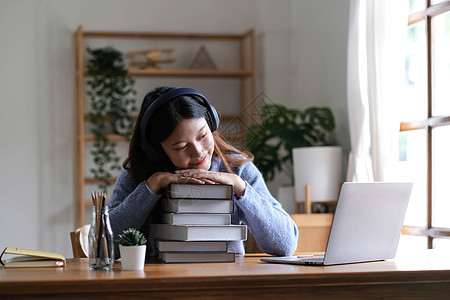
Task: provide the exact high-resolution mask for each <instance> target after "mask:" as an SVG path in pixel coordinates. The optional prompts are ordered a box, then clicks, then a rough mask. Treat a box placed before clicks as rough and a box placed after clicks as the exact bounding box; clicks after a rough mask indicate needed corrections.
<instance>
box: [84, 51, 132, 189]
mask: <svg viewBox="0 0 450 300" xmlns="http://www.w3.org/2000/svg"><path fill="white" fill-rule="evenodd" d="M87 52H88V54H90V58H89V60H88V63H87V69H88V74H89V77H88V80H87V81H86V84H87V86H88V89H87V92H86V93H87V95H88V97H89V98H90V109H89V122H90V125H91V129H90V131H91V133H92V134H93V135H94V137H95V139H94V145H93V146H94V148H93V149H92V150H91V152H90V153H91V154H92V156H93V162H94V164H95V166H96V167H95V168H91V169H90V171H91V173H92V174H93V176H94V178H96V179H99V180H101V183H100V184H99V188H100V189H102V190H106V189H107V187H108V186H109V185H110V182H108V178H110V177H112V172H113V171H114V170H120V169H121V166H120V157H119V156H118V155H117V152H116V146H117V144H116V143H115V142H113V141H111V140H110V139H108V138H107V137H106V135H108V134H115V135H121V136H124V137H126V138H128V137H129V136H130V135H131V133H132V130H133V120H132V117H131V115H132V114H133V113H136V112H137V107H136V98H135V96H136V91H135V89H134V80H133V79H132V78H131V77H129V76H127V73H128V72H127V69H126V68H125V64H124V61H123V56H122V53H121V52H119V51H117V50H115V49H114V48H111V47H106V48H100V49H90V48H87Z"/></svg>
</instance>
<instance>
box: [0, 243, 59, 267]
mask: <svg viewBox="0 0 450 300" xmlns="http://www.w3.org/2000/svg"><path fill="white" fill-rule="evenodd" d="M0 263H1V264H2V265H3V266H4V267H5V268H39V267H64V266H65V265H66V258H65V257H64V255H62V254H60V253H56V252H48V251H39V250H31V249H23V248H15V247H6V248H5V250H3V252H2V254H1V255H0Z"/></svg>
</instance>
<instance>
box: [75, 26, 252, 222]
mask: <svg viewBox="0 0 450 300" xmlns="http://www.w3.org/2000/svg"><path fill="white" fill-rule="evenodd" d="M97 38H105V39H111V45H112V46H114V43H117V39H129V40H132V39H135V40H136V39H147V40H155V41H156V40H174V41H177V40H178V41H179V42H181V43H185V40H189V42H190V43H191V44H195V43H197V41H198V43H197V44H198V45H200V44H201V43H202V42H203V41H205V40H208V42H213V43H214V42H215V41H218V42H220V43H222V42H227V43H228V42H231V43H233V44H230V45H236V46H237V49H238V51H237V52H236V53H235V54H232V55H234V56H235V58H237V60H236V61H237V62H238V66H237V67H234V68H237V69H225V70H223V69H220V70H218V69H213V70H199V69H140V68H130V69H129V70H128V75H129V76H131V77H152V78H153V77H173V78H175V77H180V78H194V79H203V78H215V79H218V80H219V79H224V80H225V79H230V78H231V79H236V80H238V81H239V85H240V87H239V89H240V93H239V98H238V99H235V100H236V101H238V103H239V105H240V111H241V112H243V111H245V110H246V109H247V108H248V107H249V105H251V103H252V102H251V101H252V100H253V99H254V98H255V78H254V77H255V58H254V49H255V41H254V31H253V30H248V31H247V32H244V33H243V34H210V33H207V34H199V33H182V32H181V33H155V32H104V31H83V27H82V26H81V25H80V26H79V27H78V29H77V31H76V33H75V44H76V87H77V98H76V106H77V118H76V119H77V164H76V167H77V187H76V192H77V195H76V198H77V203H78V205H77V206H78V209H77V217H76V220H77V221H76V227H81V226H83V225H85V219H84V218H85V211H86V206H87V205H92V203H91V202H92V201H91V200H89V199H85V194H86V191H85V188H86V184H96V183H99V182H100V181H98V180H97V179H94V178H91V177H85V163H86V162H85V159H86V158H85V151H86V147H90V145H88V146H86V142H89V141H94V140H95V136H94V135H93V134H90V133H87V131H88V130H87V129H85V123H86V122H87V121H89V120H90V116H89V114H87V113H86V110H85V108H84V105H85V91H84V88H85V78H86V77H87V76H89V74H88V72H87V68H86V66H85V65H84V63H85V60H84V54H85V49H84V41H85V39H89V40H92V39H97ZM192 42H194V43H192ZM253 110H254V109H253V108H252V111H253ZM247 112H248V111H247ZM240 117H242V118H244V117H245V115H244V114H243V113H242V115H222V116H221V120H223V121H231V122H233V121H234V120H235V119H238V118H240ZM132 118H133V120H134V121H136V118H137V116H132ZM227 137H228V138H230V137H232V138H234V139H235V140H237V141H243V140H244V138H245V135H240V136H231V135H228V136H225V138H227ZM106 138H107V139H108V140H110V141H118V142H120V141H123V142H127V141H129V140H130V138H131V137H124V136H120V135H115V134H110V135H107V136H106ZM115 180H116V179H115V178H109V179H108V181H109V182H111V183H114V182H115Z"/></svg>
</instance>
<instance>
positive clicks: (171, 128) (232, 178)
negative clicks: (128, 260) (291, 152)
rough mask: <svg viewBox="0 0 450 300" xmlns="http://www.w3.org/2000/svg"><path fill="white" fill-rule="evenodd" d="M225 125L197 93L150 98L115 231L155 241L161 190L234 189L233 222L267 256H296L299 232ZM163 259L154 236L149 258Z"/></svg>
mask: <svg viewBox="0 0 450 300" xmlns="http://www.w3.org/2000/svg"><path fill="white" fill-rule="evenodd" d="M218 125H219V118H218V115H217V112H216V110H215V108H214V106H212V105H211V104H210V103H209V102H208V100H207V99H206V97H205V96H203V95H202V94H201V93H200V92H198V91H196V90H194V89H189V88H177V87H159V88H156V89H155V90H153V91H151V92H149V93H148V94H147V95H146V96H145V98H144V100H143V103H142V107H141V111H140V113H139V116H138V119H137V121H136V126H135V129H134V133H133V137H132V139H131V142H130V148H129V153H128V157H127V159H126V160H125V161H124V163H123V167H124V170H122V172H121V173H120V175H119V178H118V179H117V182H116V184H115V186H114V190H113V193H112V196H111V199H110V201H109V204H108V206H109V210H110V218H111V225H112V229H113V231H114V232H115V233H119V232H122V231H123V230H124V229H127V228H130V227H134V228H137V229H139V230H140V231H142V232H144V233H145V235H146V236H147V237H149V236H150V232H149V227H150V226H149V225H150V224H151V223H155V222H158V219H159V218H158V212H157V209H155V206H156V204H157V202H158V200H159V199H160V198H161V195H160V194H159V192H160V191H161V189H163V188H165V187H167V185H168V184H170V183H193V184H216V183H219V184H230V185H232V186H233V190H234V195H233V199H234V213H233V214H232V224H245V225H247V226H248V228H249V229H250V231H251V233H252V234H253V236H254V237H255V240H256V242H257V243H258V245H259V247H260V248H261V250H263V251H264V252H266V253H269V254H274V255H281V256H285V255H291V254H292V253H293V252H294V251H295V249H296V247H297V239H298V230H297V226H296V225H295V223H294V222H293V220H292V219H291V218H290V216H289V215H288V214H287V213H286V212H285V211H284V210H283V208H282V207H281V205H280V203H279V202H278V201H277V200H275V199H274V198H273V197H272V196H271V194H270V192H269V190H268V189H267V186H266V184H265V182H264V179H263V178H262V175H261V173H260V172H259V171H258V169H257V168H256V167H255V165H254V164H253V163H252V159H253V156H252V155H251V154H249V153H244V152H241V151H239V150H237V149H236V148H234V147H233V146H231V145H229V144H228V143H226V142H225V141H224V140H223V139H222V138H221V137H220V135H219V134H218V133H217V132H216V129H217V128H218ZM116 246H117V245H116ZM116 249H117V247H116ZM228 251H229V252H235V253H244V246H243V242H242V241H230V242H228ZM116 253H117V254H118V253H119V251H116ZM156 255H157V250H156V248H155V240H154V239H152V238H149V239H148V243H147V257H150V256H156Z"/></svg>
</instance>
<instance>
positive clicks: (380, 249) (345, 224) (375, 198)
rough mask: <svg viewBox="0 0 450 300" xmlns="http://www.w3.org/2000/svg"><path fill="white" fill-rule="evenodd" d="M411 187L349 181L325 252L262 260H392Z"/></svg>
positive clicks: (311, 262) (317, 262)
mask: <svg viewBox="0 0 450 300" xmlns="http://www.w3.org/2000/svg"><path fill="white" fill-rule="evenodd" d="M411 189H412V183H390V182H372V183H356V182H345V183H344V184H343V185H342V187H341V191H340V193H339V199H338V202H337V205H336V211H335V213H334V218H333V223H332V225H331V229H330V235H329V237H328V243H327V248H326V250H325V254H323V255H312V256H288V257H267V258H261V261H265V262H271V263H285V264H301V265H321V266H325V265H336V264H346V263H357V262H367V261H376V260H385V259H391V258H393V257H394V256H395V254H396V252H397V246H398V242H399V239H400V236H401V232H402V227H403V220H404V218H405V214H406V208H407V206H408V201H409V196H410V194H411ZM301 238H302V237H301V236H300V237H299V239H300V242H301Z"/></svg>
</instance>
